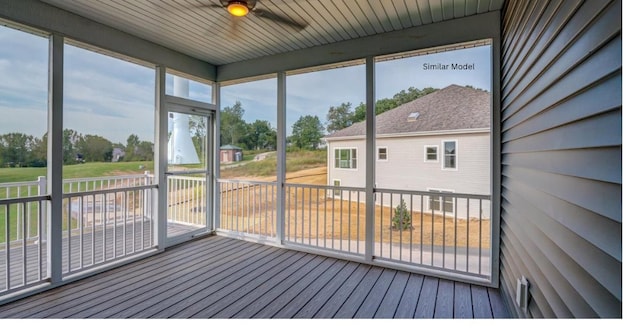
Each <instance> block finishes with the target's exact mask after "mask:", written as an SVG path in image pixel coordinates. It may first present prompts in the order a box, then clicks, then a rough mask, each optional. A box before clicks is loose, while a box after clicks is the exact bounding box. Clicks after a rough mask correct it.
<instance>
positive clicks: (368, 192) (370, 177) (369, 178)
mask: <svg viewBox="0 0 640 335" xmlns="http://www.w3.org/2000/svg"><path fill="white" fill-rule="evenodd" d="M366 62H367V63H366V65H365V66H366V69H365V71H366V95H367V96H366V105H367V106H366V108H367V109H366V121H365V122H366V123H365V128H366V143H365V145H366V147H365V151H366V157H365V161H366V172H365V197H366V208H365V211H366V223H365V227H366V228H365V249H364V257H365V261H367V262H371V261H372V260H373V247H374V243H373V226H374V223H375V209H376V199H375V193H374V192H375V188H374V186H375V182H376V179H375V178H376V170H375V168H376V159H375V151H376V138H375V137H376V112H375V110H376V106H375V61H374V58H373V57H371V56H370V57H367V60H366Z"/></svg>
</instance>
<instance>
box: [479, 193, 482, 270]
mask: <svg viewBox="0 0 640 335" xmlns="http://www.w3.org/2000/svg"><path fill="white" fill-rule="evenodd" d="M478 212H479V213H478V217H479V220H478V225H479V227H478V274H480V273H482V199H480V204H479V206H478Z"/></svg>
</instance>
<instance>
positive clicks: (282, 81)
mask: <svg viewBox="0 0 640 335" xmlns="http://www.w3.org/2000/svg"><path fill="white" fill-rule="evenodd" d="M277 95H278V111H277V114H278V116H277V118H278V119H277V128H278V134H277V139H276V140H277V147H278V148H277V158H278V159H277V162H278V165H277V167H276V169H277V177H276V180H277V183H278V188H277V191H276V203H277V204H278V205H277V206H278V208H277V209H276V239H277V240H278V241H279V243H280V244H282V243H283V241H284V224H285V210H286V204H285V195H286V194H285V188H284V184H285V182H286V171H287V163H286V160H287V153H286V152H287V113H286V96H287V76H286V73H284V72H278V93H277Z"/></svg>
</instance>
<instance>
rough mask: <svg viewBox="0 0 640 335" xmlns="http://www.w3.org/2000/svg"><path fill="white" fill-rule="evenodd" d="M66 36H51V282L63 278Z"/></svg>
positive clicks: (48, 171)
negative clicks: (63, 143)
mask: <svg viewBox="0 0 640 335" xmlns="http://www.w3.org/2000/svg"><path fill="white" fill-rule="evenodd" d="M63 72H64V38H63V37H62V36H61V35H58V34H52V35H51V37H50V38H49V113H48V123H47V133H48V134H49V135H48V142H49V145H48V147H47V176H48V178H47V190H48V192H49V194H50V195H51V203H50V205H49V208H48V211H47V216H48V222H47V232H48V236H47V239H48V243H47V246H48V247H47V273H48V274H49V276H50V278H51V282H52V283H59V282H61V281H62V215H63V214H62V193H63V189H62V184H63V182H62V165H63V163H64V162H63V155H62V154H61V152H62V129H63V122H62V120H63V113H62V108H63V103H62V99H63V80H62V75H63Z"/></svg>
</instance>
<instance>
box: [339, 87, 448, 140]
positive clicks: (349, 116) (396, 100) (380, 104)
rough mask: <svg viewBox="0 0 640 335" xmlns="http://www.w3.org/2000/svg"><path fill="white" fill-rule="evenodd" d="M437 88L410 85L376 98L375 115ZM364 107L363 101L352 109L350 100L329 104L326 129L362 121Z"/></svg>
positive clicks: (364, 112)
mask: <svg viewBox="0 0 640 335" xmlns="http://www.w3.org/2000/svg"><path fill="white" fill-rule="evenodd" d="M437 90H438V89H437V88H433V87H425V88H423V89H417V88H415V87H413V86H411V87H409V88H408V89H407V90H402V91H400V92H398V93H396V94H394V95H393V97H392V98H384V99H379V100H376V107H375V108H376V115H378V114H381V113H384V112H386V111H388V110H390V109H393V108H396V107H398V106H400V105H403V104H406V103H407V102H410V101H413V100H415V99H418V98H420V97H423V96H425V95H427V94H430V93H433V92H435V91H437ZM366 108H367V106H366V105H365V103H364V102H361V103H360V104H359V105H358V106H356V107H355V108H353V109H352V104H351V103H350V102H344V103H342V104H340V105H339V106H331V107H330V108H329V111H328V112H327V131H328V132H329V133H333V132H336V131H338V130H341V129H344V128H347V127H349V126H351V125H352V124H354V123H358V122H361V121H364V119H365V117H366V112H367V109H366Z"/></svg>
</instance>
